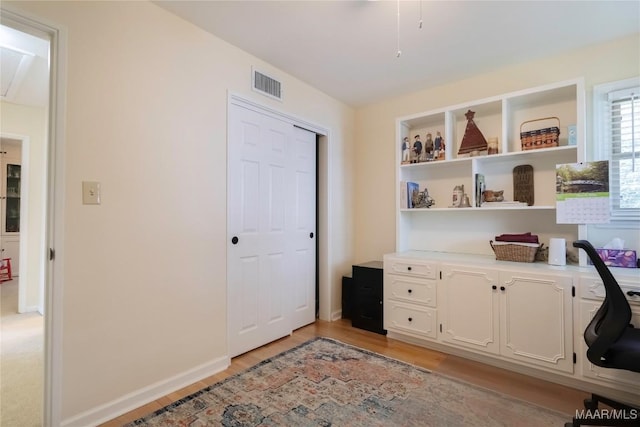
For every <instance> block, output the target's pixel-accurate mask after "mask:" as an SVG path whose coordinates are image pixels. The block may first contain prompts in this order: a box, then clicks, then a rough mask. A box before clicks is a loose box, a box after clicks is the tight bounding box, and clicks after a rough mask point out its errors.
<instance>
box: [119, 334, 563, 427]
mask: <svg viewBox="0 0 640 427" xmlns="http://www.w3.org/2000/svg"><path fill="white" fill-rule="evenodd" d="M565 421H566V415H563V414H559V413H554V412H551V411H549V410H546V409H543V408H540V407H536V406H533V405H531V404H529V403H526V402H522V401H518V400H515V399H512V398H510V397H508V396H504V395H500V394H498V393H495V392H492V391H489V390H485V389H482V388H479V387H476V386H473V385H470V384H466V383H463V382H460V381H456V380H453V379H450V378H446V377H443V376H442V375H438V374H435V373H430V372H428V371H426V370H424V369H422V368H418V367H415V366H412V365H409V364H406V363H404V362H400V361H397V360H393V359H389V358H387V357H385V356H381V355H379V354H375V353H372V352H370V351H367V350H362V349H359V348H356V347H353V346H350V345H347V344H343V343H340V342H338V341H334V340H331V339H328V338H315V339H313V340H310V341H308V342H306V343H304V344H302V345H300V346H298V347H296V348H293V349H291V350H289V351H286V352H284V353H281V354H279V355H277V356H274V357H272V358H270V359H267V360H265V361H263V362H261V363H259V364H258V365H256V366H254V367H252V368H250V369H248V370H246V371H244V372H242V373H239V374H237V375H234V376H232V377H229V378H227V379H226V380H224V381H222V382H220V383H217V384H214V385H212V386H210V387H207V388H205V389H203V390H200V391H199V392H197V393H194V394H192V395H191V396H188V397H186V398H184V399H182V400H180V401H178V402H175V403H173V404H171V405H169V406H167V407H165V408H163V409H161V410H159V411H156V412H155V413H153V414H150V415H148V416H146V417H143V418H141V419H138V420H136V421H134V422H132V423H130V424H128V425H127V426H128V427H132V426H166V425H182V426H205V425H208V426H211V425H222V426H332V425H333V426H353V427H375V426H405V427H409V426H420V427H428V426H443V427H444V426H446V427H449V426H482V427H488V426H519V427H526V426H531V427H543V426H561V425H564V422H565Z"/></svg>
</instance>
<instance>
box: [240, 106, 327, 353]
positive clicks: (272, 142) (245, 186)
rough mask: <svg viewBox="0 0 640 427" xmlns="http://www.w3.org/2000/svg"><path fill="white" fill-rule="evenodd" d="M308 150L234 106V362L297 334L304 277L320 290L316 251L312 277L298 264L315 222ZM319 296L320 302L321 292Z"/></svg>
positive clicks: (284, 128) (266, 120) (287, 129)
mask: <svg viewBox="0 0 640 427" xmlns="http://www.w3.org/2000/svg"><path fill="white" fill-rule="evenodd" d="M314 138H315V136H314ZM314 141H315V140H314ZM300 145H302V144H300V143H297V142H296V138H295V137H294V127H293V125H292V124H291V123H288V122H285V121H282V120H279V119H276V118H273V117H270V116H268V115H265V114H262V113H259V112H256V111H253V110H250V109H247V108H244V107H240V106H237V105H234V104H232V105H231V106H230V111H229V141H228V159H229V162H228V172H227V176H228V186H227V191H228V197H227V199H228V202H227V203H228V206H227V210H228V220H227V223H228V239H229V241H228V251H227V257H228V259H227V264H228V266H227V285H228V306H227V309H228V316H227V317H228V322H229V324H228V330H229V354H230V356H231V357H233V356H237V355H239V354H242V353H244V352H246V351H249V350H251V349H254V348H256V347H259V346H261V345H264V344H266V343H269V342H271V341H274V340H276V339H278V338H281V337H283V336H285V335H288V334H290V333H291V331H292V330H293V328H294V323H293V317H294V316H293V314H294V311H296V310H295V308H294V307H295V306H296V304H297V302H296V301H297V299H298V298H297V297H296V296H295V295H298V292H297V291H296V287H297V286H298V284H297V283H296V282H298V280H299V279H300V278H301V277H303V278H305V280H307V275H308V274H311V275H313V277H314V292H315V253H314V254H313V264H312V269H313V271H312V272H308V271H306V268H307V267H305V266H302V265H301V266H298V265H297V264H298V262H299V261H298V260H297V259H296V258H297V257H300V258H302V257H303V256H304V257H305V258H308V256H309V255H308V254H307V253H305V250H306V248H305V247H303V246H301V245H300V244H298V239H297V237H296V236H297V234H298V233H299V230H300V229H301V227H303V225H306V224H309V221H308V220H307V219H303V218H300V215H302V214H306V212H307V211H308V209H309V208H308V207H307V206H305V207H304V209H303V207H302V206H300V203H299V202H298V201H297V199H298V198H299V197H302V196H304V197H305V198H308V197H310V196H309V195H306V194H301V195H299V194H300V193H301V192H303V191H304V190H303V187H302V185H303V184H304V185H308V184H305V182H306V181H305V178H304V174H303V173H302V174H299V171H298V168H297V166H296V163H297V160H296V159H297V158H300V157H305V155H304V154H298V151H299V149H298V148H297V147H299V146H300ZM314 156H315V145H314ZM314 168H315V159H314ZM302 170H303V171H306V170H307V167H306V166H305V167H304V168H302ZM314 170H315V169H314ZM298 175H300V176H298ZM313 177H314V179H313V192H312V196H311V197H312V200H313V203H314V205H313V207H312V209H311V210H312V213H313V223H312V224H309V225H312V226H313V227H314V228H313V230H310V231H308V232H307V233H306V234H307V240H309V241H312V242H313V241H315V236H314V237H313V238H310V237H309V233H310V232H313V233H315V172H314V174H313ZM298 180H299V181H300V183H298ZM297 186H300V189H298V188H297ZM314 247H315V246H314ZM305 262H306V260H305ZM306 265H308V262H307V263H306ZM305 283H306V282H305ZM313 298H314V301H315V293H314V296H313ZM313 305H314V306H315V303H314V304H313ZM314 315H315V311H314ZM311 321H313V319H312V320H311Z"/></svg>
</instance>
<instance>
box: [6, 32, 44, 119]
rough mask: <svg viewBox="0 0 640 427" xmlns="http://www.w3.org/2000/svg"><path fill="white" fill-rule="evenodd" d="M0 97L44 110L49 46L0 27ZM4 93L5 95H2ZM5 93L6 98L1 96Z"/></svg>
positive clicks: (41, 41)
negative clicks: (0, 89)
mask: <svg viewBox="0 0 640 427" xmlns="http://www.w3.org/2000/svg"><path fill="white" fill-rule="evenodd" d="M0 60H1V61H2V62H1V63H0V87H1V88H2V91H1V92H2V93H0V95H1V98H2V99H3V100H6V101H9V102H13V103H15V104H21V105H30V106H37V107H44V106H46V105H47V103H48V100H49V95H48V94H49V42H48V41H47V40H43V39H41V38H38V37H34V36H32V35H29V34H26V33H23V32H20V31H17V30H15V29H13V28H10V27H6V26H4V25H0ZM5 91H6V92H5ZM5 93H6V96H5Z"/></svg>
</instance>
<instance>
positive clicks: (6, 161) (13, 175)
mask: <svg viewBox="0 0 640 427" xmlns="http://www.w3.org/2000/svg"><path fill="white" fill-rule="evenodd" d="M0 145H1V146H0V170H1V178H0V180H1V181H0V258H11V269H12V273H13V275H14V276H17V275H18V274H19V271H18V268H19V265H20V261H19V255H20V201H21V200H20V196H21V190H22V189H21V186H22V166H21V161H20V145H19V144H18V143H14V142H13V140H8V139H5V138H3V139H2V143H1V144H0Z"/></svg>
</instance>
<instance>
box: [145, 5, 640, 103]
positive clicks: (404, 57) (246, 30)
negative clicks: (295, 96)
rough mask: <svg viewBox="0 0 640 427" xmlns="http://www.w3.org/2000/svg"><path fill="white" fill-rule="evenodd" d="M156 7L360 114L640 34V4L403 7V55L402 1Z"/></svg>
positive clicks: (284, 89)
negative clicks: (400, 98)
mask: <svg viewBox="0 0 640 427" xmlns="http://www.w3.org/2000/svg"><path fill="white" fill-rule="evenodd" d="M155 3H156V4H157V5H159V6H160V7H163V8H165V9H166V10H168V11H170V12H172V13H174V14H176V15H178V16H181V17H182V18H184V19H186V20H188V21H190V22H192V23H194V24H195V25H197V26H199V27H201V28H203V29H204V30H206V31H208V32H210V33H212V34H215V35H216V36H218V37H220V38H222V39H223V40H226V41H227V42H229V43H231V44H233V45H235V46H237V47H239V48H241V49H242V50H245V51H247V52H249V53H251V54H253V55H254V56H257V57H258V58H261V59H263V60H264V61H266V62H268V63H270V64H272V65H274V66H275V67H277V68H280V69H281V70H284V71H285V72H287V73H289V74H291V75H293V76H295V77H297V78H299V79H300V80H302V81H305V82H307V83H309V84H310V85H312V86H314V87H316V88H318V89H320V90H321V91H323V92H325V93H327V94H328V95H331V96H332V97H335V98H337V99H340V100H342V101H344V102H345V103H347V104H349V105H352V106H361V105H366V104H369V103H372V102H376V101H379V100H382V99H385V98H388V97H391V96H395V95H399V94H402V93H407V92H411V91H415V90H416V88H427V87H429V86H434V85H440V84H443V83H445V82H448V81H455V80H459V79H463V78H466V77H469V76H472V75H475V74H478V73H482V72H487V71H490V70H492V69H495V68H499V67H504V66H506V65H509V64H512V63H517V62H522V61H528V60H532V59H535V58H538V57H543V56H548V55H553V54H561V53H562V52H564V51H568V50H572V49H576V48H579V47H582V46H587V45H590V44H595V43H599V42H603V41H607V40H613V39H616V38H619V37H623V36H625V35H629V34H631V33H638V32H640V2H638V1H427V0H425V1H408V0H402V1H400V4H399V7H400V26H399V30H400V31H399V32H400V38H399V41H400V50H401V51H402V54H401V55H400V57H397V54H396V53H397V50H398V47H397V43H398V38H397V33H398V26H397V25H396V24H397V19H398V14H397V7H398V3H397V1H394V0H388V1H366V0H358V1H328V0H324V1H241V0H236V1H187V0H179V1H175V0H172V1H165V0H160V1H155ZM421 9H422V12H420V10H421ZM421 13H422V20H423V26H422V29H419V25H418V22H419V19H420V16H421V15H420V14H421ZM594 60H597V58H594ZM558 66H561V64H558ZM639 67H640V66H639ZM274 77H277V76H274ZM283 91H284V94H285V96H286V87H284V88H283Z"/></svg>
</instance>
